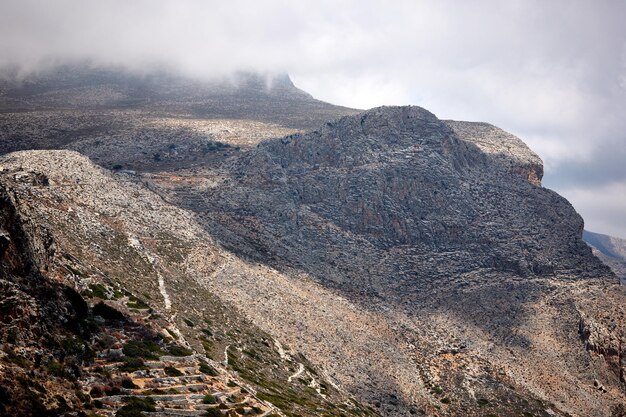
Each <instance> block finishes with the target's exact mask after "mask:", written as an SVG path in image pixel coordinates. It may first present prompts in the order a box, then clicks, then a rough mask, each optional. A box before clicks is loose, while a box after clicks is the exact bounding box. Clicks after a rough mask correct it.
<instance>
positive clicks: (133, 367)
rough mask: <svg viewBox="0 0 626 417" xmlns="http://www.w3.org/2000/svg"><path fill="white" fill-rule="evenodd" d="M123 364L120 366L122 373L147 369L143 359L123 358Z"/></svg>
mask: <svg viewBox="0 0 626 417" xmlns="http://www.w3.org/2000/svg"><path fill="white" fill-rule="evenodd" d="M122 361H123V363H122V365H121V366H120V371H122V372H134V371H138V370H140V369H148V367H147V366H146V364H145V363H144V361H143V359H141V358H124V359H122Z"/></svg>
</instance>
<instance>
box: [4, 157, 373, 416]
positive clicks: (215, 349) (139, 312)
mask: <svg viewBox="0 0 626 417" xmlns="http://www.w3.org/2000/svg"><path fill="white" fill-rule="evenodd" d="M0 163H1V164H2V166H3V172H2V175H1V176H0V185H1V186H2V189H3V190H4V192H5V193H7V194H10V195H12V197H11V199H10V200H8V201H7V204H6V205H4V206H3V214H4V213H6V214H5V215H6V216H8V215H10V216H12V218H11V219H9V220H8V221H7V222H5V224H4V225H3V232H4V228H5V227H6V228H11V227H16V225H17V224H24V225H25V226H24V227H27V228H28V230H27V231H26V232H22V234H23V235H24V236H25V237H24V239H29V241H34V242H43V243H37V244H36V245H35V248H34V249H32V250H31V251H36V253H37V257H34V258H33V259H32V260H31V261H30V262H31V263H30V265H32V266H31V269H34V270H35V271H40V272H37V273H36V274H37V276H38V277H39V278H38V280H39V281H41V282H43V283H44V284H40V285H42V286H43V288H41V289H38V290H37V291H42V292H43V293H42V294H40V293H38V292H35V291H34V290H33V289H31V288H22V291H24V292H26V293H30V294H32V296H39V299H41V300H42V301H41V302H42V303H43V302H46V303H55V302H58V303H62V302H64V300H65V298H64V297H60V296H51V295H52V293H48V296H51V297H50V299H48V300H46V291H45V290H44V288H45V286H51V287H53V288H54V287H55V286H56V287H59V286H61V287H66V288H68V290H69V291H72V292H71V294H74V298H77V299H85V298H87V297H92V298H93V297H96V300H95V301H94V302H93V305H91V304H92V303H87V302H86V301H81V302H79V304H80V305H84V306H85V307H84V309H85V310H86V311H89V312H91V311H93V313H90V314H93V316H94V317H95V316H101V317H103V318H104V319H105V321H104V322H102V318H100V319H98V318H97V317H95V318H94V319H93V320H95V323H96V324H99V326H98V327H97V328H96V329H93V328H90V330H91V333H89V334H86V335H82V337H83V339H81V340H84V342H83V343H86V344H87V345H89V346H90V348H89V349H91V350H93V351H96V350H97V355H96V359H95V363H94V358H93V357H91V358H89V359H88V360H86V362H85V363H84V364H81V365H80V366H79V367H78V368H77V369H76V371H75V372H74V376H75V377H77V378H79V379H78V381H77V383H76V382H74V386H75V388H73V390H78V391H76V392H79V391H80V392H81V393H82V394H76V395H77V396H78V399H77V400H73V404H72V405H71V406H68V407H67V409H68V411H72V410H76V409H78V410H80V409H85V408H90V407H96V408H98V409H99V410H98V411H97V413H100V414H105V415H112V413H113V412H115V411H116V410H117V409H119V407H121V406H122V405H123V403H121V401H122V396H123V395H122V396H120V394H124V393H126V394H131V393H134V394H136V395H138V394H141V393H143V394H142V395H150V396H151V397H152V398H154V399H155V400H156V402H157V404H156V405H157V411H158V410H159V409H165V410H167V409H169V408H172V407H173V405H175V404H178V402H181V401H182V402H183V405H185V404H186V406H187V407H190V408H191V411H192V412H195V413H196V414H189V415H202V414H203V413H204V412H205V410H204V408H206V407H203V405H202V404H201V400H202V397H203V395H204V394H212V395H214V396H216V397H219V398H222V397H224V400H223V401H222V400H219V401H218V404H223V406H220V409H224V410H230V409H232V410H233V412H236V414H233V415H240V414H250V412H249V410H248V408H252V409H255V408H256V409H258V413H257V412H254V413H252V414H259V415H261V414H262V415H267V414H270V413H271V412H273V411H275V412H282V413H284V415H302V416H305V415H310V416H314V415H315V416H317V415H329V416H330V415H336V414H337V413H342V414H344V415H354V416H357V415H359V416H365V415H373V413H372V412H371V411H370V410H368V409H367V408H365V407H364V406H361V405H359V404H358V403H357V402H356V401H354V400H352V399H351V398H350V396H349V395H347V394H345V393H344V392H340V391H338V390H337V389H336V388H334V387H333V385H332V384H331V383H329V382H328V381H327V380H326V379H325V377H324V376H323V375H319V374H318V371H317V370H316V367H315V366H314V365H313V364H311V363H310V362H309V361H308V360H307V359H306V358H305V357H303V356H302V355H301V354H298V353H297V352H294V351H290V350H288V349H287V347H284V348H283V347H281V344H280V343H279V342H278V340H276V339H275V338H273V337H272V336H271V335H269V334H267V333H264V332H263V331H261V330H260V329H258V328H257V327H255V326H254V325H253V324H252V323H250V322H249V321H248V320H247V319H246V318H245V317H244V316H243V314H242V311H244V310H245V306H244V305H240V306H237V308H233V307H231V306H228V305H225V304H224V303H223V302H221V301H220V300H219V299H218V298H216V297H215V296H214V295H213V294H212V293H211V292H209V291H207V289H206V288H204V287H202V286H201V285H199V283H198V281H197V280H196V274H200V273H205V274H212V273H215V272H216V271H215V269H216V266H217V265H216V264H217V263H218V261H219V259H220V258H221V257H223V256H226V254H224V253H223V251H222V250H221V249H220V248H219V247H216V246H214V245H213V244H212V240H211V239H210V237H208V236H206V235H205V234H204V233H203V232H202V230H201V229H200V228H199V227H197V226H196V225H195V223H194V221H193V219H192V217H191V216H190V215H189V214H188V213H185V212H184V211H182V210H180V209H177V208H176V207H172V206H169V205H167V204H164V203H163V202H162V201H161V200H160V198H159V197H158V196H156V195H154V194H153V193H151V192H149V191H147V190H145V189H143V188H142V187H140V186H138V185H136V184H133V183H132V182H129V181H128V179H125V178H124V176H118V177H116V178H114V177H112V176H111V174H109V173H107V172H106V171H104V170H102V169H100V168H97V167H96V166H94V165H93V164H92V163H90V162H89V160H88V159H87V158H85V157H83V156H81V155H79V154H76V153H73V152H67V151H31V152H20V153H13V154H10V155H8V156H6V157H4V158H2V160H1V162H0ZM11 213H13V214H11ZM4 234H5V235H10V238H7V239H9V240H11V239H13V235H12V234H11V233H4ZM11 241H12V240H11ZM44 243H45V244H44ZM14 252H15V251H12V252H11V253H10V254H12V256H10V257H9V256H6V254H7V253H8V252H5V257H4V258H3V263H2V265H3V266H4V265H6V266H7V267H11V266H12V265H13V264H14V263H15V260H14V257H15V256H17V255H15V254H14ZM194 260H198V262H199V264H195V263H194V262H195V261H194ZM242 269H243V268H242ZM200 270H203V272H200ZM25 274H27V272H15V273H14V276H15V278H14V279H13V281H17V282H18V283H19V282H20V280H23V279H24V278H20V276H24V275H25ZM29 285H32V284H29ZM33 293H34V294H33ZM78 293H80V295H79V294H78ZM81 297H82V298H81ZM70 300H72V298H70ZM98 300H101V301H102V302H104V303H105V304H106V306H108V307H106V308H105V307H97V306H98V305H99V304H98V303H99V301H98ZM65 302H67V301H65ZM98 308H99V309H100V310H98ZM58 309H60V308H58ZM101 310H104V312H102V311H101ZM70 312H71V311H70ZM83 314H87V313H86V312H85V313H83ZM42 315H43V317H44V319H47V320H51V321H53V320H55V319H54V317H57V316H58V314H57V313H55V312H48V313H44V312H42ZM89 317H91V316H89ZM109 319H110V320H113V321H115V322H121V323H122V324H123V326H120V325H118V328H115V326H114V325H113V324H111V325H109V324H108V322H107V321H106V320H109ZM30 320H31V318H29V317H28V316H26V317H24V328H25V330H29V329H36V328H37V327H38V326H40V325H41V323H38V322H37V321H32V322H31V321H30ZM32 320H36V319H35V317H32ZM59 320H60V321H61V323H62V322H63V319H62V316H61V317H59ZM124 323H128V324H124ZM133 323H134V324H133ZM102 324H105V325H106V329H100V327H101V326H102ZM56 326H57V327H61V324H60V323H57V324H56ZM111 326H112V327H111ZM137 326H139V329H138V328H137ZM142 326H143V327H145V328H146V329H145V330H141V329H142ZM92 327H93V326H92ZM129 328H130V330H129ZM1 330H2V331H3V335H4V338H3V342H4V344H5V345H4V346H5V348H8V346H13V347H12V348H11V352H13V351H18V352H21V354H15V355H13V353H11V355H13V356H10V355H9V357H8V358H9V359H11V358H12V357H15V356H16V357H17V358H18V359H19V358H20V357H21V358H24V359H21V360H22V361H24V360H30V357H29V354H28V349H32V348H38V349H39V350H40V351H43V352H48V351H52V352H53V350H52V348H51V347H50V344H49V343H42V342H37V339H32V338H29V337H27V335H26V334H24V335H22V334H20V335H18V336H16V337H12V336H10V334H11V333H10V327H8V326H7V325H6V322H5V324H4V325H3V326H2V329H1ZM29 331H30V330H29ZM32 331H34V330H32ZM44 333H47V334H54V333H55V332H54V331H52V330H50V329H47V331H45V332H44ZM92 333H93V334H92ZM105 335H106V336H105ZM94 338H95V339H94ZM29 339H30V341H29ZM103 341H107V342H106V344H107V346H109V347H112V349H108V350H107V349H104V352H102V355H103V356H100V351H101V350H102V346H100V345H101V344H102V343H104V342H103ZM131 341H134V342H132V343H131ZM146 341H147V342H151V341H152V343H153V344H152V345H150V344H148V345H146V343H147V342H146ZM154 343H157V345H154ZM98 346H100V348H99V349H97V347H98ZM129 346H130V347H129ZM151 346H154V347H151ZM122 348H123V349H122ZM127 348H128V349H131V348H132V352H134V353H128V352H127ZM189 348H192V349H194V350H195V351H196V352H198V353H199V354H200V356H190V357H188V358H187V359H184V358H179V359H177V358H171V357H168V356H167V355H168V352H170V353H169V355H170V356H171V355H175V356H176V355H178V356H181V355H182V356H186V355H190V354H191V353H192V351H189V353H185V352H186V349H189ZM142 349H143V350H142ZM146 349H148V351H146ZM120 350H122V352H120ZM116 352H117V353H116ZM160 352H162V353H160ZM171 352H176V353H175V354H174V353H171ZM121 353H124V354H125V356H122V357H121V358H120V356H119V355H121ZM47 354H48V353H47ZM163 355H164V356H163ZM126 357H129V358H131V359H132V358H137V357H139V358H144V359H149V360H151V361H153V362H147V361H146V364H145V365H144V364H143V363H142V362H140V363H139V364H135V362H132V361H131V362H130V363H131V364H132V368H130V369H127V370H124V369H125V368H124V366H125V365H124V364H125V363H126V362H123V360H124V358H126ZM67 359H68V358H67V357H66V356H63V355H61V356H59V357H58V360H57V362H56V363H57V364H56V365H55V366H56V367H57V368H59V374H60V376H64V375H65V372H69V371H66V370H67V369H68V368H69V367H70V364H71V362H68V361H67ZM212 359H213V360H212ZM103 361H104V362H103ZM155 361H156V362H155ZM13 362H14V364H15V365H17V368H21V369H24V371H23V372H28V371H29V369H34V370H36V371H38V370H39V369H41V367H42V366H43V365H45V363H46V362H45V361H44V362H43V363H42V362H40V361H35V362H34V365H32V364H30V365H28V367H24V366H21V365H24V363H19V361H18V360H13ZM122 362H123V363H122ZM120 363H122V365H120ZM202 363H205V368H206V366H207V365H206V364H209V365H208V366H209V368H206V369H213V370H212V371H210V373H209V377H210V378H209V377H206V376H202V375H201V374H199V373H198V369H200V371H202V365H201V364H202ZM27 364H29V363H27ZM94 365H95V366H96V368H97V367H98V366H100V367H101V368H102V367H104V368H105V369H107V370H108V372H109V373H113V379H111V377H110V376H108V377H107V378H108V379H105V380H104V381H101V377H98V376H94V373H97V372H98V371H94V369H95V368H94ZM128 366H130V365H128ZM128 366H127V367H128ZM144 366H145V367H148V368H150V369H152V371H150V375H146V374H145V372H144V371H145V369H144ZM167 366H170V367H177V368H178V369H179V371H181V370H182V371H181V372H185V373H188V375H189V378H195V379H194V380H195V381H196V384H195V385H194V387H195V388H193V387H190V386H188V384H182V385H187V386H186V387H185V386H183V387H179V386H176V385H172V384H170V386H168V384H167V383H165V384H164V383H163V382H164V381H162V380H160V379H158V378H161V379H162V378H163V375H160V376H159V375H158V373H159V372H161V373H162V372H164V370H167V369H166V368H167ZM301 367H302V370H300V368H301ZM118 369H120V370H121V372H122V374H121V375H117V374H115V373H114V372H116V370H118ZM16 372H18V371H16ZM19 372H22V371H19ZM39 372H41V371H39ZM142 372H144V374H142ZM155 372H156V373H157V374H156V376H157V378H156V379H154V377H155ZM172 372H173V371H172ZM213 374H214V375H213ZM171 376H173V377H176V378H178V377H180V375H178V376H177V375H171ZM68 378H69V377H68ZM68 378H66V379H68ZM94 378H95V379H94ZM129 378H130V379H132V381H133V383H134V384H136V385H138V386H137V387H134V388H133V387H132V384H127V386H125V385H124V384H122V387H123V388H126V391H123V390H122V392H120V388H119V384H120V383H122V381H123V379H129ZM207 378H209V380H207ZM211 378H212V379H211ZM61 380H63V378H61ZM229 380H230V381H233V382H232V384H231V383H230V382H228V381H229ZM116 381H117V382H116ZM71 383H72V379H71V378H69V381H67V384H71ZM115 383H117V384H118V385H117V386H116V385H111V384H115ZM155 384H156V385H155ZM159 384H161V385H159ZM228 384H231V385H228ZM107 387H109V388H111V389H109V388H107ZM220 387H222V388H221V389H222V390H226V391H227V392H226V394H227V395H226V394H224V393H223V391H220ZM113 388H115V389H113ZM142 388H143V389H142ZM192 388H193V389H195V390H196V391H193V390H192V391H189V390H190V389H192ZM67 389H69V388H67ZM94 389H96V390H97V391H94ZM172 389H173V390H174V391H173V392H172ZM129 390H130V391H129ZM206 390H209V391H206ZM146 391H151V393H149V394H146V393H145V392H146ZM72 392H73V391H72ZM220 392H221V394H220ZM103 393H104V394H106V395H104V396H103ZM251 393H252V394H251ZM218 394H219V395H218ZM197 397H199V400H198V398H197ZM68 401H69V400H68ZM194 401H195V403H194ZM189 402H191V404H189ZM198 402H200V403H198ZM270 404H274V406H275V407H273V406H272V405H270ZM49 405H50V408H49V409H50V410H52V411H50V412H51V413H53V415H56V414H54V413H56V412H58V411H54V410H55V409H54V406H53V405H51V404H49ZM179 405H180V404H179ZM10 406H11V407H12V406H13V405H10ZM15 406H16V407H18V406H19V404H17V405H15ZM193 407H195V408H193ZM241 407H244V408H246V410H247V411H245V413H244V411H242V410H243V408H241ZM26 410H28V408H25V411H24V412H26ZM172 412H173V411H169V412H168V413H170V414H167V415H173V414H171V413H172Z"/></svg>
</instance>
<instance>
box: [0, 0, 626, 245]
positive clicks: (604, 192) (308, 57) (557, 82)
mask: <svg viewBox="0 0 626 417" xmlns="http://www.w3.org/2000/svg"><path fill="white" fill-rule="evenodd" d="M624 16H626V2H623V1H610V0H605V1H594V2H590V1H576V0H574V1H566V0H560V1H550V2H546V1H538V0H534V1H533V0H531V1H507V2H502V1H495V0H494V1H486V0H485V1H472V2H458V1H452V0H443V1H436V2H435V1H433V2H418V1H411V0H406V1H403V0H398V1H394V2H389V1H374V0H367V1H356V0H335V1H330V0H320V1H316V2H290V1H278V0H274V1H263V2H259V1H251V0H249V1H229V2H220V1H205V0H203V1H200V0H176V1H174V0H172V1H158V0H135V1H132V2H130V1H121V0H113V1H111V0H110V1H95V0H94V1H78V0H72V1H70V0H55V1H54V2H52V1H45V0H41V1H32V0H15V1H12V0H4V1H2V2H0V65H6V64H19V65H20V66H21V68H23V69H24V70H26V71H27V70H33V69H38V68H41V67H42V66H45V65H50V64H54V63H56V62H60V61H64V60H68V59H83V58H88V59H91V60H92V61H93V62H94V63H96V64H100V63H101V64H118V65H125V66H128V67H130V68H135V69H137V70H141V69H142V68H146V67H148V66H150V65H155V64H158V65H166V66H169V67H171V68H172V69H176V70H180V71H183V72H185V73H187V74H190V75H194V76H199V77H203V76H207V77H208V76H216V75H224V74H227V73H229V72H231V71H233V70H239V69H253V70H259V71H268V72H272V71H288V72H289V73H290V74H291V75H292V77H293V78H294V80H295V81H296V84H298V85H299V86H301V87H302V88H303V89H305V90H307V91H309V92H310V93H312V94H313V95H314V96H316V97H318V98H321V99H324V100H327V101H330V102H334V103H337V104H344V105H349V106H354V107H360V108H367V107H372V106H376V105H382V104H409V103H410V104H417V105H421V106H423V107H426V108H428V109H429V110H431V111H433V112H435V113H436V114H437V115H438V116H439V117H441V118H453V119H464V120H480V121H488V122H491V123H493V124H496V125H498V126H500V127H502V128H504V129H506V130H509V131H511V132H513V133H515V134H517V135H518V136H520V137H521V138H522V139H524V140H525V141H526V142H527V143H528V144H529V145H530V146H531V147H532V148H533V149H534V150H535V151H536V152H537V153H539V155H540V156H541V157H542V158H543V159H544V161H545V163H546V178H545V184H546V185H548V186H550V187H553V188H555V189H556V190H557V191H559V192H563V193H564V194H565V195H566V196H568V197H569V198H570V199H571V201H572V202H573V203H574V205H575V207H576V208H577V209H578V210H579V211H580V212H581V213H582V214H583V216H584V217H585V219H586V222H587V225H588V227H589V228H590V229H591V230H595V231H598V232H602V233H608V234H614V235H620V236H623V237H626V224H624V217H626V216H624V214H623V213H626V201H625V200H626V199H624V198H623V196H620V195H615V193H616V192H618V191H616V190H622V189H626V188H624V185H626V168H624V163H623V161H624V157H625V156H626V150H625V148H626V133H625V132H626V117H624V115H626V29H624V25H623V18H624ZM616 184H617V185H616ZM620 187H622V188H620ZM609 202H611V203H610V204H609ZM599 204H603V205H605V206H609V205H610V210H609V209H607V210H604V211H603V210H601V208H600V207H598V205H599Z"/></svg>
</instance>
